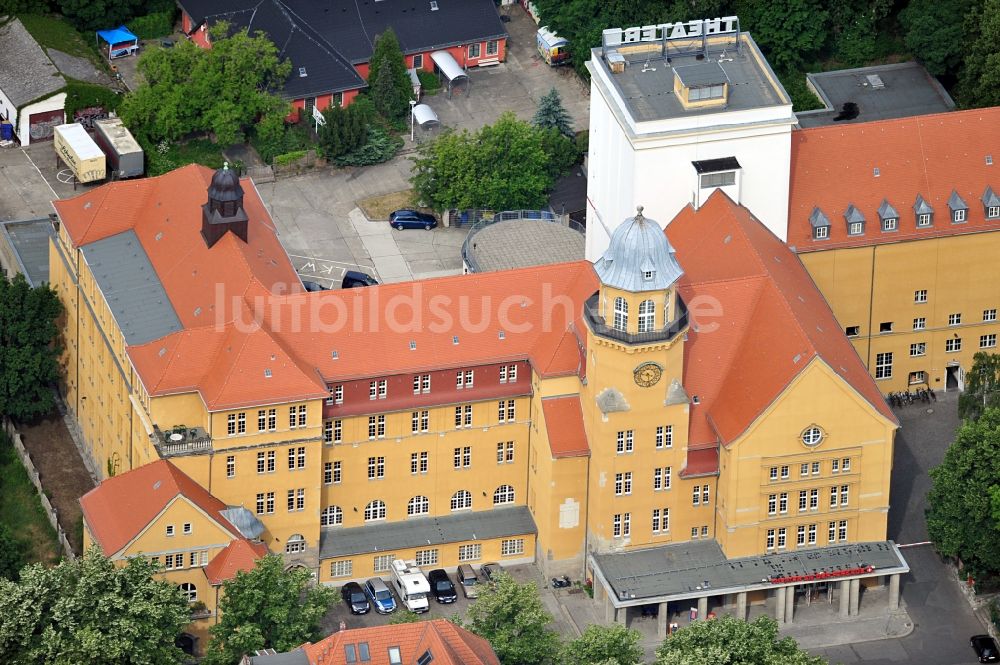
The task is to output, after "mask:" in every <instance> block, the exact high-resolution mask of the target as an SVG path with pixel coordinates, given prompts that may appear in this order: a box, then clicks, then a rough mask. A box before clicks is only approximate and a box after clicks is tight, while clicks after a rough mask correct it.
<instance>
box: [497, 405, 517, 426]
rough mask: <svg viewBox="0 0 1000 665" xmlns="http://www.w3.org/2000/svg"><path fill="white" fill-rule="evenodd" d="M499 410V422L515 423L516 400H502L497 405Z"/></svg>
mask: <svg viewBox="0 0 1000 665" xmlns="http://www.w3.org/2000/svg"><path fill="white" fill-rule="evenodd" d="M497 409H498V421H499V422H501V423H503V422H509V423H512V422H514V400H512V399H509V400H500V401H499V402H498V403H497Z"/></svg>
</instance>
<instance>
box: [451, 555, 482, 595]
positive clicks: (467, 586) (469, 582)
mask: <svg viewBox="0 0 1000 665" xmlns="http://www.w3.org/2000/svg"><path fill="white" fill-rule="evenodd" d="M455 577H456V578H458V585H459V586H460V587H462V594H463V595H464V596H465V597H466V598H470V599H471V598H475V597H476V596H478V595H479V578H478V577H476V571H474V570H473V569H472V566H470V565H469V564H467V563H463V564H462V565H461V566H459V567H458V573H457V574H456V576H455Z"/></svg>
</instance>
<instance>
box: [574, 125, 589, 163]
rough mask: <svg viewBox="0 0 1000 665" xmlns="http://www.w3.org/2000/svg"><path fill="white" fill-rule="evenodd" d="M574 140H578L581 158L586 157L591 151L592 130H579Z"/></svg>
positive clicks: (577, 145) (577, 147) (577, 146)
mask: <svg viewBox="0 0 1000 665" xmlns="http://www.w3.org/2000/svg"><path fill="white" fill-rule="evenodd" d="M573 140H574V141H575V142H576V149H577V151H579V153H580V156H581V158H583V157H585V156H586V155H587V152H589V151H590V130H587V129H585V130H583V131H582V132H577V134H576V138H575V139H573Z"/></svg>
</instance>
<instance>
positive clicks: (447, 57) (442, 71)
mask: <svg viewBox="0 0 1000 665" xmlns="http://www.w3.org/2000/svg"><path fill="white" fill-rule="evenodd" d="M431 60H433V61H434V71H435V72H437V74H438V75H439V76H441V77H443V78H444V80H445V82H446V83H447V84H448V98H449V99H451V93H452V91H453V90H454V89H455V88H458V87H462V86H464V87H465V94H466V95H468V94H469V75H468V74H466V73H465V70H464V69H462V66H461V65H459V64H458V62H457V61H456V60H455V58H454V57H453V56H452V55H451V53H448V51H434V52H433V53H431Z"/></svg>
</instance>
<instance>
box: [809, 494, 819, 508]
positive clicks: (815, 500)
mask: <svg viewBox="0 0 1000 665" xmlns="http://www.w3.org/2000/svg"><path fill="white" fill-rule="evenodd" d="M818 508H819V490H818V489H812V490H809V510H817V509H818Z"/></svg>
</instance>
